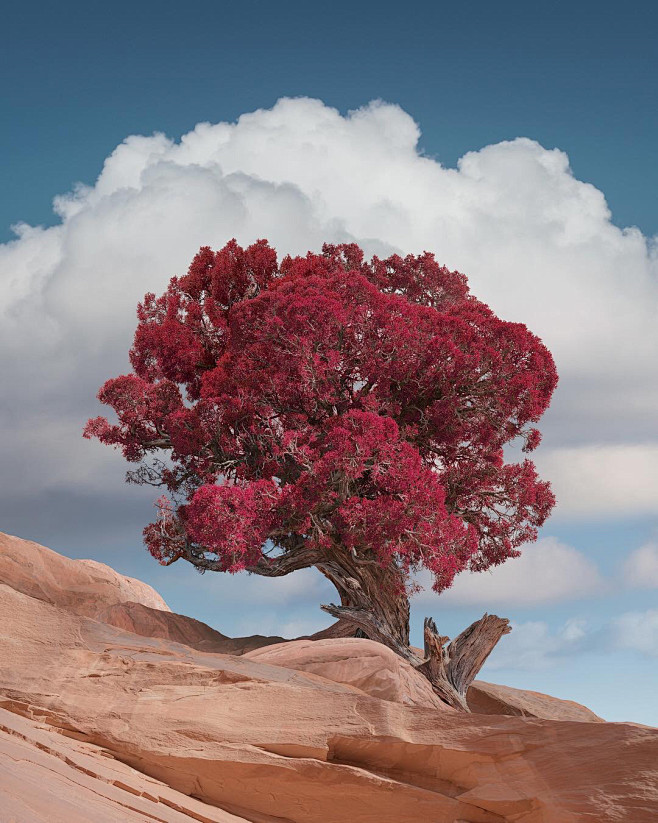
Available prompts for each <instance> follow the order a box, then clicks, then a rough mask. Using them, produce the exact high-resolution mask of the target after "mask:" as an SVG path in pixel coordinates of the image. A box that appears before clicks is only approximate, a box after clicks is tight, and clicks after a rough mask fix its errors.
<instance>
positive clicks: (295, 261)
mask: <svg viewBox="0 0 658 823" xmlns="http://www.w3.org/2000/svg"><path fill="white" fill-rule="evenodd" d="M138 319H139V325H138V327H137V332H136V334H135V343H134V347H133V349H132V351H131V362H132V365H133V367H134V370H135V374H133V375H126V376H122V377H118V378H115V379H113V380H109V381H108V382H107V383H106V384H105V385H104V386H103V388H102V389H101V391H100V393H99V398H100V399H101V400H102V401H103V402H104V403H107V404H108V405H110V406H112V408H113V409H114V410H115V412H116V414H117V417H118V423H116V424H111V423H109V422H108V421H107V420H105V419H103V418H96V419H95V420H91V421H89V423H88V424H87V428H86V430H85V436H87V437H91V436H95V437H98V438H99V439H100V440H101V441H103V442H104V443H109V444H112V445H116V446H119V447H121V448H122V450H123V453H124V454H125V456H126V457H127V459H128V460H131V461H139V460H141V459H142V458H144V457H146V456H147V455H148V454H149V453H152V452H156V451H158V450H168V451H169V459H168V460H167V461H166V462H164V461H156V463H155V465H152V466H149V465H143V466H142V467H141V468H140V469H138V470H137V471H136V472H133V473H131V475H130V479H131V480H133V481H135V482H145V483H153V484H154V485H163V486H165V487H166V488H167V489H168V491H169V493H170V494H171V496H172V498H173V499H174V501H175V505H174V506H173V507H172V506H171V505H170V504H161V512H162V518H161V521H160V522H159V523H157V524H151V525H150V526H148V527H147V529H146V530H145V536H146V542H147V544H148V546H149V548H150V550H151V551H152V553H153V554H154V556H155V557H157V558H158V559H159V560H160V561H161V562H171V561H172V560H174V559H177V557H185V558H186V559H187V560H189V561H190V562H193V563H194V564H195V565H197V566H199V567H200V568H214V569H218V570H221V571H230V572H234V571H238V570H241V569H244V568H254V567H255V566H256V565H258V564H260V565H261V568H262V564H267V563H271V562H273V559H272V558H280V557H281V556H282V553H283V554H284V555H293V554H294V552H295V551H298V550H299V547H300V546H305V547H306V548H308V547H312V548H315V549H316V550H317V551H319V552H322V551H323V550H325V551H326V550H328V549H329V547H331V546H334V547H335V546H341V547H343V549H344V550H346V551H350V552H352V554H353V555H354V556H355V557H357V558H359V557H360V558H363V559H374V560H377V561H379V562H380V563H381V564H382V566H390V565H391V564H392V563H393V564H395V565H396V566H397V567H398V568H399V569H400V570H401V571H402V574H403V576H404V577H406V576H407V575H408V574H409V572H411V571H412V570H414V569H417V568H419V567H421V566H424V567H425V568H427V569H429V570H430V571H431V572H432V573H433V574H434V577H435V588H436V589H437V590H441V589H444V588H446V587H447V586H449V585H450V584H451V582H452V580H453V578H454V575H455V574H456V573H458V572H459V571H462V570H463V569H466V568H470V569H473V570H483V569H486V568H489V567H490V566H492V565H495V564H498V563H501V562H502V561H504V560H505V559H506V558H508V557H513V556H516V555H517V554H518V551H517V547H518V546H519V545H521V544H522V543H524V542H526V541H528V540H533V539H535V538H536V533H537V532H536V530H537V527H538V526H539V525H541V524H542V523H543V522H544V520H545V519H546V517H547V516H548V514H549V512H550V510H551V508H552V506H553V504H554V498H553V495H552V494H551V491H550V489H549V486H548V484H547V483H545V482H542V481H541V480H539V479H538V478H537V475H536V473H535V469H534V465H533V464H532V463H531V462H530V461H529V460H525V461H524V462H523V463H522V464H519V465H517V464H505V463H504V460H503V447H504V446H505V445H506V444H507V443H510V442H511V441H513V440H515V439H516V438H521V439H522V440H523V443H524V450H525V451H531V450H532V449H534V448H535V447H536V446H537V445H538V443H539V439H540V436H539V432H538V431H537V430H536V429H535V428H532V427H531V426H530V425H529V424H531V423H534V422H536V421H537V420H538V419H539V418H540V417H541V415H542V413H543V412H544V411H545V409H546V408H547V406H548V403H549V401H550V398H551V394H552V392H553V389H554V387H555V385H556V382H557V375H556V372H555V367H554V364H553V360H552V357H551V355H550V353H549V352H548V350H547V349H546V348H545V347H544V345H543V344H542V343H541V341H540V340H539V339H538V338H537V337H535V336H534V335H533V334H531V333H530V332H529V331H528V329H527V328H526V327H525V326H524V325H522V324H518V323H507V322H504V321H502V320H500V319H499V318H497V317H496V316H495V315H494V314H493V312H492V311H491V310H490V309H489V308H488V307H487V306H486V305H484V304H483V303H480V302H479V301H478V300H476V299H475V298H474V297H473V296H471V295H470V294H469V291H468V285H467V282H466V278H465V277H464V276H463V275H462V274H459V273H457V272H451V271H448V270H447V269H446V268H444V267H441V266H439V265H438V264H437V263H436V262H435V260H434V257H433V256H432V255H431V254H427V253H426V254H424V255H421V256H418V257H414V256H408V257H405V258H401V257H398V256H397V255H396V256H393V257H390V258H388V259H387V260H379V259H378V258H376V257H375V258H373V260H372V261H371V262H370V263H366V262H364V259H363V253H362V251H361V250H360V249H359V248H358V246H356V245H353V244H352V245H343V246H325V247H324V249H323V253H322V254H320V255H318V254H311V253H309V254H308V255H306V257H297V258H290V257H286V258H285V259H284V260H283V261H282V262H281V264H280V266H279V265H278V264H277V259H276V253H275V252H274V250H273V249H271V248H270V247H269V246H268V245H267V243H266V242H265V241H262V240H261V241H258V242H257V243H256V244H254V245H253V246H250V247H249V248H247V249H242V248H240V247H239V246H238V245H237V243H236V242H235V241H231V242H230V243H229V244H227V246H225V248H223V249H222V250H221V251H219V252H213V251H211V250H210V249H209V248H203V249H201V251H200V252H199V253H198V254H197V256H196V257H195V258H194V260H193V262H192V265H191V266H190V269H189V272H188V274H187V275H186V276H184V277H181V278H174V279H173V280H172V281H171V283H170V285H169V288H168V289H167V291H166V292H165V293H164V294H163V295H162V296H161V297H158V298H156V297H155V295H153V294H147V295H146V297H145V299H144V302H143V303H142V304H140V306H139V308H138Z"/></svg>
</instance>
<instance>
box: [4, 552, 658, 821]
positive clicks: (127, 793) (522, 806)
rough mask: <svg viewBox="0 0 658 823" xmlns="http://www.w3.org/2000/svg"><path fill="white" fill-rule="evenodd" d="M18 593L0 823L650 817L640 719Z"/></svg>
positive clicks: (653, 749)
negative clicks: (176, 632) (123, 618)
mask: <svg viewBox="0 0 658 823" xmlns="http://www.w3.org/2000/svg"><path fill="white" fill-rule="evenodd" d="M42 557H45V558H46V559H47V558H48V555H42ZM37 584H38V585H35V587H34V588H33V591H37V592H43V590H44V588H46V587H44V585H43V584H42V583H39V582H38V581H37ZM17 586H18V587H17V588H14V586H9V585H6V584H5V585H0V624H1V625H2V626H3V631H2V633H0V709H4V712H2V718H0V724H3V728H4V729H5V731H4V732H3V733H2V734H0V758H1V759H0V809H2V810H3V812H2V813H3V814H5V818H3V817H2V814H0V819H2V821H3V823H5V819H8V820H11V816H9V817H7V815H13V816H14V818H16V820H17V821H20V823H24V821H25V822H26V821H30V823H31V821H35V823H41V821H44V823H45V821H46V820H47V821H49V823H50V821H58V820H66V821H72V823H75V822H76V821H77V820H80V821H82V820H94V821H101V823H104V820H108V821H109V820H127V821H131V820H133V819H135V820H144V821H146V820H153V819H155V820H161V821H168V820H179V819H181V818H180V817H179V818H176V817H173V816H172V815H173V813H177V814H179V815H181V816H182V819H187V820H209V821H226V823H228V821H236V820H237V821H240V820H248V821H252V823H275V821H277V823H281V821H286V822H287V823H342V821H350V823H352V822H353V823H421V822H422V823H428V821H442V822H443V821H451V822H452V823H457V821H468V823H505V821H509V823H512V821H515V823H581V821H592V823H599V822H600V823H602V822H603V821H608V820H610V821H620V822H621V821H627V822H628V823H631V822H632V823H650V821H655V810H656V808H658V730H655V729H650V728H648V727H644V726H638V725H634V724H625V723H592V722H580V721H573V720H572V721H568V722H564V721H561V722H557V721H555V720H546V719H541V718H536V717H524V716H517V717H509V716H502V715H484V714H471V715H464V714H460V713H457V712H455V711H450V710H445V709H443V708H440V709H439V708H437V707H435V706H428V705H420V703H419V702H415V703H410V702H409V700H410V695H411V696H412V698H413V699H414V700H418V701H420V700H421V699H422V696H421V697H418V694H419V693H418V692H417V691H416V686H415V685H414V683H413V682H411V681H409V682H411V685H409V682H407V685H406V686H405V687H404V688H401V690H400V691H397V692H396V690H395V687H394V685H391V682H390V679H389V676H388V675H383V676H382V678H380V679H379V680H378V678H377V676H376V667H377V665H379V664H380V663H381V665H382V666H383V667H384V669H385V670H386V671H388V672H392V671H393V661H389V660H388V659H387V657H386V654H385V653H384V654H383V655H382V654H380V653H378V650H376V649H373V648H372V645H371V644H370V642H369V641H356V640H354V641H350V642H348V643H347V644H346V641H345V640H333V641H323V644H322V645H321V646H319V647H318V650H317V651H314V650H313V647H312V646H309V643H308V641H298V642H296V643H290V644H282V645H280V646H279V647H278V648H276V647H272V648H270V649H269V650H266V649H264V650H263V651H262V653H257V652H253V653H250V654H247V655H244V656H241V657H238V656H234V655H228V654H219V653H210V652H208V651H203V650H199V649H195V648H192V647H191V646H189V645H184V644H182V643H177V642H174V641H173V640H172V639H170V638H169V637H168V636H167V637H146V636H139V635H137V634H134V633H132V632H128V631H125V630H123V629H121V628H118V627H117V626H113V625H109V624H107V623H103V622H101V621H100V620H99V619H97V618H95V619H90V618H89V617H87V616H85V615H83V614H80V613H77V612H76V607H75V604H73V606H72V607H71V608H69V605H70V602H71V598H68V599H67V598H64V600H63V601H62V600H60V601H59V602H58V603H57V604H54V603H53V602H51V601H49V600H47V599H46V598H44V597H43V596H42V597H40V598H37V597H35V596H34V595H31V594H28V593H26V591H24V589H26V588H29V587H28V585H27V584H26V583H25V582H24V581H23V582H21V581H18V582H17ZM86 596H87V595H86V594H85V593H84V592H83V593H82V597H83V599H84V598H85V597H86ZM181 630H182V629H181ZM195 631H196V630H195ZM202 635H203V632H201V634H199V635H197V637H201V636H202ZM352 650H353V651H354V652H355V654H356V657H355V659H356V663H355V664H354V669H355V671H351V665H350V658H349V657H348V652H351V651H352ZM268 651H269V656H270V658H271V659H270V660H266V659H265V658H266V657H267V653H268ZM275 660H276V663H277V664H276V665H273V663H274V661H275ZM378 661H379V662H378ZM284 663H285V665H283V664H284ZM280 664H281V665H280ZM293 664H295V665H297V666H298V668H292V665H293ZM315 667H324V669H323V670H324V672H325V674H324V675H322V676H320V674H318V673H317V671H315V670H314V671H312V670H311V669H315ZM403 669H404V667H402V669H401V671H403ZM412 673H413V672H412ZM328 675H331V677H329V676H328ZM392 676H393V675H392V674H391V677H392ZM401 677H402V678H404V677H405V675H404V674H403V675H401ZM339 678H340V679H342V680H344V681H345V682H339ZM368 690H370V691H368ZM377 690H379V695H378V696H377V695H376V694H375V692H376V691H377ZM7 730H9V731H7ZM17 746H18V747H19V748H16V747H17ZM39 758H45V759H39ZM5 765H6V768H3V767H4V766H5ZM87 778H89V781H91V782H87ZM101 784H102V785H101ZM92 794H93V795H94V796H93V797H92ZM149 804H150V805H149ZM5 810H9V811H8V812H6V811H5ZM50 811H52V814H51V815H50V816H48V815H49V812H50ZM58 815H59V817H58ZM103 815H105V817H103ZM167 815H169V816H167ZM222 815H223V816H222Z"/></svg>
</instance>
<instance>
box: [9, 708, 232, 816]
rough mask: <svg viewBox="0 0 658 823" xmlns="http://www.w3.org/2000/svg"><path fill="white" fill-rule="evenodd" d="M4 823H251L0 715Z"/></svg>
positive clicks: (97, 752)
mask: <svg viewBox="0 0 658 823" xmlns="http://www.w3.org/2000/svg"><path fill="white" fill-rule="evenodd" d="M0 775H1V777H0V798H1V801H0V809H1V810H2V811H1V812H0V819H1V820H2V821H3V823H7V822H9V823H11V821H15V823H88V821H93V823H117V821H119V820H120V821H122V823H143V822H144V821H146V820H149V821H151V820H154V821H162V823H186V822H187V823H189V821H190V820H201V821H206V822H207V823H243V821H244V818H243V817H236V816H235V815H232V814H229V813H228V812H225V811H223V810H222V809H217V808H213V807H211V806H208V805H207V804H206V803H202V802H201V801H200V800H195V799H194V798H193V797H188V796H187V795H184V794H182V793H181V792H177V791H176V790H175V789H172V788H170V787H169V786H167V785H166V784H165V783H161V782H160V781H159V780H154V779H153V778H152V777H147V776H146V775H144V774H141V772H138V771H135V769H131V768H130V766H126V764H125V763H122V762H121V761H120V760H116V759H115V758H114V757H113V756H112V754H111V753H110V752H108V751H107V750H106V749H103V748H101V747H100V746H94V745H92V744H90V743H82V742H80V741H78V740H72V739H70V738H68V737H65V736H64V735H62V734H58V733H57V732H55V731H54V730H53V729H52V727H50V726H48V725H47V724H46V723H37V722H35V721H34V720H28V719H27V718H24V717H21V716H20V715H17V714H16V713H14V712H9V711H7V710H6V709H0Z"/></svg>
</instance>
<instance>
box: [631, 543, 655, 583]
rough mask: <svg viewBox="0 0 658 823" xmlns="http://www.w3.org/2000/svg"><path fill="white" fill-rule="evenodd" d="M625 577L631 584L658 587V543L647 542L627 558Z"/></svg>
mask: <svg viewBox="0 0 658 823" xmlns="http://www.w3.org/2000/svg"><path fill="white" fill-rule="evenodd" d="M624 577H625V579H626V582H627V583H628V584H629V585H630V586H638V587H640V588H648V589H658V544H657V543H646V544H645V545H644V546H640V548H639V549H636V550H635V551H634V552H631V554H630V555H629V556H628V557H627V558H626V561H625V563H624Z"/></svg>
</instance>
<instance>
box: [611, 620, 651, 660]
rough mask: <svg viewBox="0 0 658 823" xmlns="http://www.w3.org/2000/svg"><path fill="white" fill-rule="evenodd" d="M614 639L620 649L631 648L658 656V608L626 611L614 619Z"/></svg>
mask: <svg viewBox="0 0 658 823" xmlns="http://www.w3.org/2000/svg"><path fill="white" fill-rule="evenodd" d="M612 641H613V644H614V645H615V646H616V647H617V648H619V649H630V650H632V651H636V652H640V653H641V654H646V655H649V656H650V657H658V609H647V611H644V612H626V613H625V614H622V615H620V616H619V617H617V618H616V619H615V620H613V621H612Z"/></svg>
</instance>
